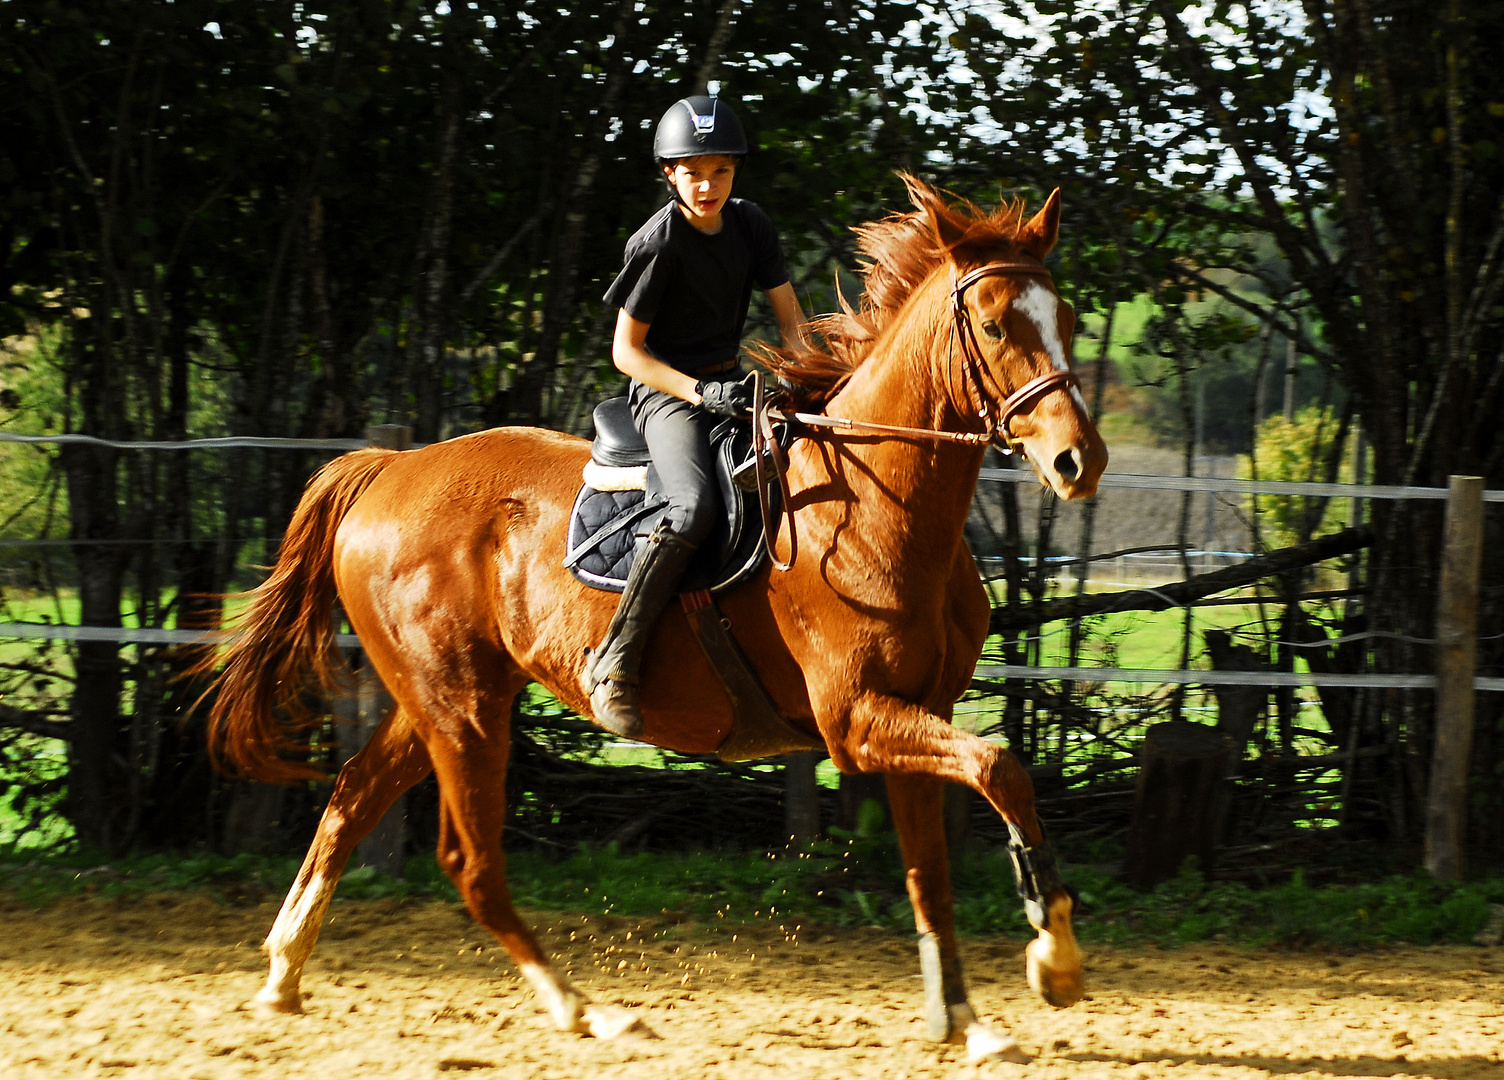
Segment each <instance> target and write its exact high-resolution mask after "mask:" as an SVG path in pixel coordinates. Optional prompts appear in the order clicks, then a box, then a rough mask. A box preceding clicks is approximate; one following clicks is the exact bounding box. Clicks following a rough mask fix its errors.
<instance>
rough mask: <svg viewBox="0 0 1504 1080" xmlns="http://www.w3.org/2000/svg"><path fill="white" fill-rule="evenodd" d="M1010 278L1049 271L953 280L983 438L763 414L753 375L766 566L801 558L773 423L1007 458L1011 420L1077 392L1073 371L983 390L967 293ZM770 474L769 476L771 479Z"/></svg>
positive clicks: (1014, 265)
mask: <svg viewBox="0 0 1504 1080" xmlns="http://www.w3.org/2000/svg"><path fill="white" fill-rule="evenodd" d="M1009 274H1030V275H1035V276H1042V277H1045V278H1049V276H1050V272H1049V270H1047V269H1046V268H1045V267H1044V266H1042V265H1040V264H1038V263H1024V262H992V263H988V264H987V265H985V266H979V267H977V268H976V269H975V270H971V271H968V272H967V273H966V274H964V275H962V276H961V277H959V278H958V279H957V280H956V283H955V285H954V286H953V287H952V290H951V313H952V322H951V343H952V355H954V344H955V342H956V341H957V340H959V341H960V343H961V359H962V362H963V363H964V364H965V365H966V375H967V378H966V379H964V380H963V385H964V390H965V393H966V397H967V407H968V408H970V407H971V406H972V405H973V404H974V403H973V401H972V387H973V386H975V388H976V397H977V398H978V399H979V402H980V403H979V404H978V405H977V416H978V417H979V418H980V419H981V420H982V422H983V423H984V424H985V425H986V428H987V430H985V431H975V432H973V431H939V430H936V429H934V428H915V427H903V426H901V425H898V424H879V423H876V422H875V421H871V420H850V419H847V418H846V417H843V416H827V415H826V414H824V413H802V412H785V411H783V410H777V411H776V414H775V411H774V410H772V409H769V408H768V403H767V401H766V399H765V395H764V392H763V391H764V389H765V388H766V380H765V378H764V376H763V373H762V372H761V371H755V372H753V375H752V401H753V406H752V454H753V458H754V460H755V462H756V469H757V501H758V506H759V508H760V509H761V511H762V539H763V546H764V547H765V548H766V549H767V552H768V559H769V560H770V561H771V562H772V564H773V565H774V566H775V567H777V568H778V569H779V570H788V569H789V568H790V567H792V566H793V565H794V560H795V558H797V557H798V554H799V538H798V535H797V534H796V532H795V529H794V509H793V506H792V502H791V497H790V494H789V483H788V476H787V473H788V458H787V456H786V455H785V454H784V452H783V447H782V446H781V445H780V444H779V442H778V438H777V435H776V433H775V432H774V430H773V423H774V419H773V418H774V416H775V415H776V416H777V418H778V420H779V421H780V422H783V423H797V424H803V425H805V426H806V427H814V428H826V429H829V430H835V431H849V432H854V433H861V432H870V433H872V434H874V435H894V436H900V437H905V438H921V439H933V440H935V441H936V442H949V443H960V444H962V445H965V446H989V445H991V444H992V443H994V442H996V441H998V439H999V437H1001V441H1002V449H1003V452H1004V453H1008V454H1011V453H1013V451H1014V450H1015V449H1017V448H1018V446H1019V443H1018V441H1017V440H1016V439H1014V438H1013V435H1012V433H1011V432H1010V431H1009V430H1008V425H1009V424H1010V423H1011V422H1012V420H1013V418H1014V417H1015V416H1018V415H1020V414H1022V413H1026V412H1028V411H1029V410H1030V409H1032V408H1033V407H1034V405H1035V404H1036V403H1037V402H1038V401H1039V399H1040V398H1043V397H1044V396H1045V395H1047V394H1052V393H1054V392H1055V391H1056V390H1066V389H1068V388H1070V387H1072V386H1076V385H1079V382H1080V380H1078V379H1077V378H1076V373H1075V372H1073V371H1069V370H1066V371H1050V372H1048V373H1046V374H1044V375H1040V376H1038V377H1036V378H1033V379H1030V380H1029V381H1028V382H1026V383H1024V384H1023V385H1022V386H1020V387H1019V388H1018V389H1017V390H1014V391H1013V392H1011V393H1007V394H1006V396H1004V395H1002V394H989V393H988V392H987V385H988V383H991V384H992V386H993V387H994V388H997V389H1002V388H998V387H997V384H996V381H995V380H993V379H992V378H991V377H990V373H988V375H985V376H984V374H983V373H984V372H987V370H988V369H987V365H986V361H985V359H984V357H983V356H982V347H981V343H980V342H978V341H977V336H976V330H975V328H974V327H973V326H972V325H971V313H970V312H969V311H968V310H967V308H966V292H967V290H968V289H970V288H971V287H972V286H973V285H975V284H976V283H977V282H979V281H981V280H982V279H983V278H987V277H1003V276H1005V275H1009ZM998 397H1002V398H1003V400H1002V403H1001V404H1000V405H995V403H996V402H997V399H998ZM770 474H771V475H770ZM775 477H776V478H777V482H778V490H779V494H780V495H781V496H782V500H781V503H780V506H779V510H778V517H779V518H783V517H786V518H788V523H789V557H788V561H787V562H784V561H783V560H781V559H779V558H778V552H777V547H776V540H777V537H778V529H777V521H776V520H775V518H774V515H773V511H772V498H771V495H772V490H771V481H772V479H773V478H775Z"/></svg>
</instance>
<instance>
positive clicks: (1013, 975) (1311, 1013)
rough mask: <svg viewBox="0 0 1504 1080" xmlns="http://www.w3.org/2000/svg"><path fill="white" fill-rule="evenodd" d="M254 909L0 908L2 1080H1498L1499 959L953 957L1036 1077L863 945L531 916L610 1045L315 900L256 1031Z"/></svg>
mask: <svg viewBox="0 0 1504 1080" xmlns="http://www.w3.org/2000/svg"><path fill="white" fill-rule="evenodd" d="M274 912H275V908H274V906H273V905H272V904H270V903H267V904H262V905H260V906H259V907H251V908H229V907H223V906H220V905H217V904H215V903H213V902H211V901H210V900H208V899H205V898H202V897H196V896H164V895H155V896H145V897H140V898H135V899H131V900H128V901H118V900H106V899H90V898H80V899H68V900H63V901H59V902H57V903H56V904H55V905H53V906H52V907H51V908H50V909H49V910H47V911H44V912H33V911H30V910H28V909H26V908H22V907H20V906H18V905H16V904H13V903H11V904H5V903H3V902H0V920H3V927H4V929H3V936H0V1076H3V1077H5V1078H7V1080H23V1078H24V1080H33V1078H36V1080H40V1078H47V1080H56V1078H61V1077H128V1078H130V1080H144V1078H147V1077H153V1078H154V1077H162V1078H170V1080H193V1078H202V1080H223V1078H229V1077H277V1078H289V1077H316V1078H320V1080H322V1078H332V1077H339V1078H344V1077H355V1076H371V1077H377V1076H379V1077H390V1078H401V1077H433V1076H436V1075H437V1074H439V1073H460V1072H467V1073H469V1074H470V1075H472V1076H476V1077H546V1078H553V1077H559V1078H571V1080H573V1078H582V1077H592V1078H593V1077H631V1078H651V1080H668V1078H670V1077H686V1078H690V1077H693V1078H699V1077H724V1078H727V1080H743V1078H748V1077H762V1076H768V1077H771V1076H778V1077H781V1078H782V1077H786V1078H790V1080H812V1078H824V1077H831V1078H835V1077H840V1078H850V1077H858V1078H860V1077H874V1078H876V1077H884V1078H889V1080H903V1078H905V1077H912V1078H919V1077H955V1076H957V1075H962V1076H966V1077H971V1076H975V1075H978V1074H980V1073H988V1074H993V1075H996V1076H1000V1077H1004V1076H1005V1077H1010V1078H1011V1077H1017V1078H1020V1080H1023V1078H1029V1080H1033V1078H1036V1077H1037V1078H1041V1080H1043V1078H1055V1077H1059V1078H1077V1077H1099V1076H1102V1077H1106V1076H1111V1077H1123V1078H1128V1077H1186V1076H1196V1077H1238V1078H1252V1077H1258V1076H1264V1075H1267V1074H1278V1075H1281V1076H1311V1077H1328V1076H1415V1077H1443V1078H1448V1080H1473V1078H1477V1080H1484V1078H1490V1080H1504V1057H1501V1053H1504V1040H1501V1034H1504V974H1501V972H1504V954H1501V953H1499V952H1496V951H1492V950H1484V949H1478V948H1473V947H1452V948H1436V949H1395V950H1389V951H1382V952H1370V953H1362V954H1355V955H1348V956H1336V955H1325V954H1314V953H1286V952H1268V951H1258V952H1248V951H1244V950H1238V949H1233V948H1224V947H1220V946H1213V947H1208V946H1200V947H1188V948H1184V949H1178V950H1173V951H1166V952H1160V951H1158V950H1155V949H1109V948H1099V949H1096V950H1093V953H1092V955H1091V956H1090V957H1089V958H1088V964H1089V967H1088V972H1089V979H1090V997H1089V998H1088V999H1087V1000H1086V1001H1083V1002H1082V1003H1081V1004H1079V1005H1077V1006H1076V1007H1075V1008H1073V1009H1069V1010H1066V1011H1064V1012H1056V1011H1054V1010H1052V1009H1050V1008H1049V1007H1048V1006H1046V1005H1044V1004H1043V1003H1042V1002H1040V1001H1038V1000H1037V999H1035V998H1033V997H1032V996H1031V995H1030V993H1029V991H1028V989H1027V987H1026V986H1025V985H1024V979H1023V964H1022V956H1021V944H1020V943H1017V942H1007V943H1002V944H996V945H994V944H987V943H981V942H970V943H968V944H967V945H966V946H965V949H966V960H967V970H968V973H969V975H970V979H971V985H972V992H973V1000H974V1002H975V1004H976V1006H977V1011H978V1012H979V1013H980V1014H981V1015H982V1016H983V1018H984V1019H985V1020H987V1021H989V1022H991V1023H993V1024H995V1025H998V1026H1007V1027H1009V1028H1010V1029H1011V1030H1012V1032H1013V1033H1014V1035H1015V1036H1016V1037H1017V1038H1018V1040H1019V1042H1020V1043H1022V1044H1023V1046H1024V1047H1025V1048H1026V1049H1027V1050H1028V1051H1029V1052H1030V1053H1033V1054H1035V1055H1036V1059H1035V1061H1034V1063H1033V1064H1031V1065H1027V1066H1016V1065H998V1064H991V1065H987V1066H983V1067H981V1068H976V1067H972V1066H969V1065H967V1064H966V1061H965V1054H964V1050H962V1049H960V1048H955V1047H942V1046H935V1045H932V1044H930V1043H927V1042H925V1041H924V1039H923V1023H922V1021H921V1020H920V1019H919V1012H920V1008H921V992H920V981H919V976H918V964H917V960H916V956H915V950H914V948H913V946H912V944H911V943H910V942H909V941H908V940H904V939H901V938H898V937H896V936H892V935H885V934H880V933H878V932H876V931H871V932H863V931H845V930H843V931H824V930H820V929H805V930H801V931H799V932H798V933H796V934H793V935H786V934H784V933H781V932H780V931H779V930H778V929H777V928H771V929H768V930H761V929H759V930H746V929H742V928H736V929H735V930H734V931H732V930H731V929H727V930H724V931H720V932H718V931H716V930H713V929H705V928H699V927H695V926H691V925H675V924H673V923H670V922H667V921H657V922H655V921H653V920H624V919H614V920H603V919H600V918H586V917H584V916H578V915H575V916H558V915H553V916H548V915H544V916H541V917H538V918H537V919H536V920H535V922H536V925H538V926H539V928H540V929H541V930H543V931H544V933H545V937H546V940H547V942H548V945H549V947H550V949H551V950H552V951H554V952H555V953H556V954H557V955H558V956H559V958H560V962H562V963H563V964H564V966H565V967H566V968H567V969H568V970H570V971H571V972H572V973H573V976H574V978H575V980H576V981H577V982H579V983H580V984H582V985H583V986H584V987H586V988H588V990H589V991H590V992H592V993H593V995H594V996H595V998H596V1000H598V1001H606V1002H614V1003H617V1004H622V1005H629V1006H633V1007H635V1008H637V1009H638V1010H639V1011H640V1014H641V1015H642V1016H644V1017H645V1018H646V1020H647V1021H648V1022H649V1023H650V1024H651V1025H652V1026H653V1028H654V1029H656V1031H657V1032H658V1033H659V1035H661V1036H662V1038H660V1039H658V1040H655V1041H638V1042H630V1043H616V1044H613V1043H602V1042H597V1041H594V1040H590V1039H584V1038H579V1037H577V1036H573V1035H565V1034H561V1033H559V1032H556V1031H554V1030H553V1029H552V1028H551V1027H549V1026H548V1024H547V1023H546V1021H545V1019H544V1017H543V1015H542V1013H541V1012H540V1011H539V1009H538V1008H537V1005H536V1003H535V1002H534V999H533V997H532V995H531V993H530V992H529V991H528V990H526V989H525V987H523V986H522V985H521V984H520V983H519V980H518V979H517V978H516V977H515V975H514V973H513V971H512V968H511V965H510V964H509V963H508V962H507V960H506V958H505V957H504V956H503V955H502V954H500V952H499V951H498V950H496V949H494V948H493V947H492V942H491V941H490V940H489V938H488V937H484V936H483V935H482V934H481V933H480V932H478V927H476V926H475V924H473V923H472V922H471V921H470V920H469V918H468V916H466V915H465V914H464V912H463V911H462V910H460V909H458V908H457V907H454V906H451V905H446V904H433V903H423V904H410V905H405V906H399V905H397V904H395V903H390V902H380V901H370V902H348V903H339V904H336V905H335V907H334V909H333V912H334V913H333V916H332V918H331V920H330V923H329V925H327V926H326V928H325V931H324V936H323V940H322V941H321V942H320V944H319V948H318V950H317V951H316V952H315V953H314V956H313V960H312V962H311V963H310V965H309V970H308V973H307V975H306V977H305V979H304V983H303V986H304V990H305V992H306V993H307V995H308V996H307V1002H306V1008H307V1012H306V1014H305V1015H303V1016H301V1017H278V1018H273V1019H262V1018H258V1017H257V1016H255V1015H254V1014H252V1013H250V1012H247V1011H244V1010H243V1008H242V1003H243V1002H245V1001H246V1000H247V999H248V998H249V997H250V996H251V994H253V993H254V992H255V990H256V989H257V987H258V986H259V984H260V979H261V976H262V973H263V965H262V961H261V957H260V954H259V952H258V947H259V944H260V941H261V938H262V936H263V935H264V934H265V932H266V929H267V927H268V926H269V925H270V923H271V920H272V916H273V914H274ZM733 934H734V936H733Z"/></svg>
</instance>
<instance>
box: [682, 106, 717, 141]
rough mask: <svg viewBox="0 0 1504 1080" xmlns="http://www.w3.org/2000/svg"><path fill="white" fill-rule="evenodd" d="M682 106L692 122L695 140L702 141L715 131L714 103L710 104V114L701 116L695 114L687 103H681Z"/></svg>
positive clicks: (692, 107)
mask: <svg viewBox="0 0 1504 1080" xmlns="http://www.w3.org/2000/svg"><path fill="white" fill-rule="evenodd" d="M682 104H683V106H684V109H685V111H686V112H688V113H689V118H690V119H691V120H692V121H694V125H695V137H696V138H698V139H703V138H705V136H707V135H709V134H711V133H712V132H713V131H715V107H716V103H715V102H711V104H710V112H708V113H706V114H705V115H703V116H702V115H700V114H699V113H697V112H695V109H694V106H693V105H691V104H690V103H689V102H688V101H685V102H682Z"/></svg>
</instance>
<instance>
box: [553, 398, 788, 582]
mask: <svg viewBox="0 0 1504 1080" xmlns="http://www.w3.org/2000/svg"><path fill="white" fill-rule="evenodd" d="M594 416H595V439H594V441H593V442H592V443H591V444H590V458H591V469H590V470H588V471H587V474H586V482H585V484H584V486H583V487H581V488H580V493H579V495H578V496H577V497H576V498H575V500H574V509H573V510H571V511H570V514H569V531H568V533H567V534H566V535H567V537H568V540H567V543H566V549H565V553H564V565H565V566H566V567H567V568H568V569H569V572H570V573H571V574H573V575H574V576H575V577H576V578H577V579H579V580H580V581H582V582H584V583H585V584H586V585H589V586H591V587H592V588H596V589H605V590H607V591H609V592H621V591H622V589H623V588H624V587H625V586H626V582H627V575H628V574H629V573H630V572H631V570H632V563H633V561H634V559H635V558H636V547H637V538H638V537H640V536H646V535H647V534H648V533H650V532H652V531H653V529H654V528H656V527H657V525H658V522H659V521H660V520H661V519H662V518H663V512H664V510H665V509H666V508H667V506H668V504H667V502H666V501H665V500H664V498H663V496H662V495H661V494H660V493H659V490H658V475H657V473H656V472H655V471H654V469H653V467H652V463H651V462H650V461H649V459H648V448H647V444H646V443H645V442H643V440H642V436H641V435H640V434H639V433H638V431H637V428H636V427H635V426H634V425H633V423H632V414H631V411H630V409H629V408H628V406H627V399H626V398H624V397H616V398H610V399H608V400H606V401H603V402H601V403H600V404H599V405H597V406H596V408H595V414H594ZM710 446H711V450H712V452H713V454H714V456H715V474H716V481H717V484H718V486H719V488H720V492H721V503H722V507H723V509H724V510H725V513H724V514H722V516H721V520H720V521H719V522H718V523H717V524H716V527H715V531H713V532H712V533H711V534H710V536H709V538H708V539H707V540H706V541H705V543H703V544H702V545H700V550H699V552H698V553H697V554H696V555H695V558H694V561H693V562H691V563H690V566H689V570H688V571H687V572H686V573H685V575H684V581H683V584H681V585H680V586H679V590H680V591H681V592H695V591H697V590H700V589H709V590H710V591H711V592H712V593H721V592H725V591H726V590H728V589H731V588H734V587H735V586H737V585H740V584H741V583H742V582H743V581H746V580H747V578H749V577H751V576H752V575H753V574H754V573H756V572H757V569H758V567H760V566H761V565H762V561H763V555H764V552H763V545H762V518H761V516H760V515H761V511H760V510H759V508H758V505H757V486H756V480H755V473H754V471H753V465H754V462H753V456H752V429H751V425H750V424H747V423H745V422H743V421H738V420H722V421H720V422H718V423H717V424H716V425H715V427H714V428H712V429H711V434H710ZM644 469H645V470H646V477H645V481H644V480H643V479H642V478H641V470H644ZM634 470H637V474H636V475H635V476H634V473H633V471H634ZM592 478H593V479H596V480H597V482H599V483H602V484H605V485H606V486H607V487H608V488H613V489H616V488H624V490H604V491H603V490H598V489H597V488H595V487H592V486H591V485H590V480H591V479H592ZM634 481H635V483H636V485H637V486H636V488H632V487H628V486H627V485H629V484H632V483H634ZM773 494H774V499H775V502H774V504H773V505H774V510H775V513H776V508H777V502H776V499H777V485H774V491H773Z"/></svg>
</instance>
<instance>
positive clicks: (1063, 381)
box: [951, 262, 1080, 453]
mask: <svg viewBox="0 0 1504 1080" xmlns="http://www.w3.org/2000/svg"><path fill="white" fill-rule="evenodd" d="M1009 274H1028V275H1033V276H1037V277H1043V278H1045V279H1047V280H1048V279H1049V277H1050V272H1049V270H1047V269H1045V267H1044V266H1042V265H1040V264H1039V263H1025V262H993V263H988V264H987V265H986V266H979V267H977V268H976V269H975V270H970V271H968V272H967V273H966V274H964V275H962V276H961V277H960V278H958V279H957V280H956V284H955V286H954V288H953V289H952V290H951V312H952V315H953V317H954V318H953V324H952V325H953V333H954V334H955V336H956V339H957V340H959V341H960V343H961V358H962V361H963V362H964V363H965V365H966V373H967V376H968V380H969V381H968V383H967V398H968V401H967V405H968V407H970V406H971V404H972V402H971V401H970V400H969V399H970V396H971V391H970V387H971V386H972V385H975V386H976V393H977V397H978V398H979V399H980V403H979V405H978V407H977V415H978V416H979V417H981V419H982V422H983V423H984V424H986V425H987V435H988V439H987V441H988V442H993V441H995V440H998V439H1001V441H1002V446H1003V449H1004V452H1006V453H1012V452H1013V451H1014V450H1016V449H1018V447H1019V441H1018V440H1017V439H1015V438H1014V437H1013V433H1012V431H1010V430H1009V427H1008V425H1009V424H1010V423H1011V422H1012V420H1013V418H1014V417H1015V416H1018V415H1020V414H1022V413H1026V412H1028V411H1029V410H1030V409H1032V408H1033V407H1034V405H1035V404H1036V403H1037V402H1038V401H1039V399H1040V398H1042V397H1044V396H1045V395H1046V394H1052V393H1054V392H1055V391H1056V390H1065V389H1068V388H1069V387H1072V386H1077V385H1079V384H1080V380H1079V379H1077V378H1076V373H1075V372H1073V371H1070V370H1069V369H1067V370H1065V371H1050V372H1047V373H1046V374H1044V375H1040V376H1037V377H1035V378H1033V379H1030V380H1029V381H1028V382H1026V383H1024V384H1023V385H1022V386H1020V387H1019V388H1018V389H1016V390H1013V391H1011V392H1010V391H1008V390H1007V388H1006V387H999V386H998V385H997V382H996V380H994V379H993V378H992V377H991V371H990V369H989V368H988V367H987V363H986V360H985V359H984V357H983V356H982V345H981V342H979V341H977V332H976V329H975V328H974V327H973V326H972V325H971V313H970V312H969V311H968V310H967V308H966V291H967V290H968V289H970V288H971V287H972V286H973V285H975V284H976V283H977V282H979V281H981V280H982V279H983V278H989V277H1004V276H1006V275H1009ZM988 383H991V384H992V386H993V388H994V390H995V392H994V393H993V394H988V393H987V392H986V390H985V387H986V386H987V384H988ZM995 402H997V403H998V404H997V405H996V412H994V411H993V410H994V403H995Z"/></svg>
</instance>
